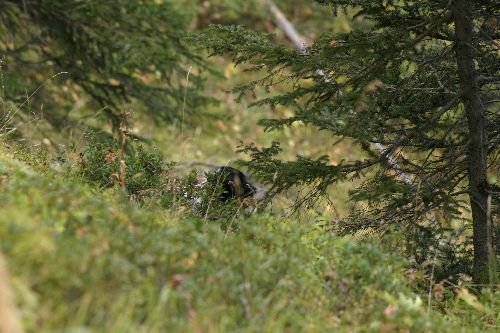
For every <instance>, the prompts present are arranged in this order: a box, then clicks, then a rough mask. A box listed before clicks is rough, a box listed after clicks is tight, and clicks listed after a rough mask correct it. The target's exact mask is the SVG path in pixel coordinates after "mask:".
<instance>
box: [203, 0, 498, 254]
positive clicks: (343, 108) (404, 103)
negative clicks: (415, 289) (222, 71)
mask: <svg viewBox="0 0 500 333" xmlns="http://www.w3.org/2000/svg"><path fill="white" fill-rule="evenodd" d="M320 2H321V3H323V4H329V5H331V7H332V8H333V9H334V12H337V11H338V10H341V9H342V10H344V11H346V12H347V11H348V10H349V8H351V9H353V8H354V9H356V14H355V15H354V16H355V18H354V17H353V20H354V19H359V18H361V19H363V20H364V21H366V22H368V24H363V25H361V24H360V25H353V30H352V31H348V32H337V33H331V32H325V33H323V34H322V35H320V36H319V37H318V38H316V40H315V41H314V43H313V45H312V46H311V47H309V48H308V49H307V50H306V51H305V52H302V51H294V50H291V49H287V48H284V47H283V46H277V45H275V44H274V43H273V41H272V40H271V38H270V37H269V36H267V35H263V34H260V33H256V32H253V31H248V30H245V29H243V28H241V27H234V26H213V27H211V28H209V29H207V30H206V31H205V33H204V34H202V35H200V37H199V38H200V42H202V43H204V45H205V46H206V47H207V48H208V50H209V53H210V54H211V55H225V56H229V57H230V58H231V59H232V60H233V62H235V63H237V64H240V63H241V64H244V65H245V64H246V65H250V66H251V68H252V69H265V70H266V71H267V73H266V74H265V75H264V76H261V78H260V79H256V80H253V81H252V82H250V83H248V84H245V85H243V86H240V87H237V88H236V89H235V91H236V92H239V93H242V94H243V93H245V92H247V91H251V92H254V91H255V89H256V86H263V87H265V88H268V90H270V91H274V92H275V93H274V94H271V95H270V96H269V95H267V96H265V97H264V98H262V99H261V100H259V101H257V102H256V103H254V105H256V106H263V105H269V106H270V107H272V108H277V107H280V106H281V107H289V108H292V109H293V110H294V113H293V114H291V115H287V116H284V117H283V116H280V115H278V116H276V117H274V118H272V119H265V120H263V121H261V124H262V125H264V126H265V128H266V129H267V130H281V129H284V128H288V127H291V126H304V125H305V126H307V127H309V128H312V129H313V130H314V129H316V130H317V131H325V132H328V133H330V134H331V136H332V138H333V139H338V141H337V144H338V143H339V142H341V141H342V140H343V139H346V138H347V139H349V140H351V141H352V142H353V146H352V147H353V149H361V150H362V151H363V152H364V155H363V156H362V157H361V158H357V159H354V160H347V161H341V162H340V163H338V162H337V163H335V164H334V165H332V164H331V163H330V161H331V160H332V159H335V160H337V161H338V160H343V158H342V157H337V156H332V155H329V156H325V157H320V158H313V157H310V156H297V158H296V160H295V161H284V160H283V158H282V151H283V150H285V151H286V149H287V147H285V146H284V145H283V144H281V145H278V144H276V143H273V145H272V146H271V147H269V148H259V147H255V146H249V147H247V148H245V149H243V151H245V152H248V153H250V156H251V158H252V160H251V162H249V163H247V164H246V165H247V166H248V167H249V168H250V170H252V172H254V173H255V174H257V175H258V176H259V177H260V178H261V179H262V180H263V181H264V182H265V183H268V184H269V185H270V186H272V187H273V189H275V190H276V191H277V192H279V191H287V190H289V189H292V188H293V187H294V186H302V185H304V184H305V183H306V184H309V185H311V186H312V189H311V190H310V191H309V192H308V193H307V194H306V195H305V196H304V197H303V199H302V200H299V201H298V204H306V205H309V206H311V205H313V204H314V203H315V202H316V200H317V199H318V198H321V197H323V196H324V195H325V194H326V193H327V191H326V189H327V188H328V186H329V185H332V184H335V183H337V182H339V181H344V180H348V181H355V180H356V179H358V178H360V177H362V178H363V179H364V182H363V183H362V185H361V186H359V187H358V188H357V189H356V190H353V191H352V192H351V199H352V200H353V201H356V202H358V207H359V210H357V211H354V212H353V213H352V215H351V216H350V218H348V219H345V220H343V221H336V222H340V223H335V224H334V226H335V227H337V226H338V225H339V224H340V225H341V226H342V227H341V228H342V230H343V231H344V232H356V231H357V230H360V229H364V228H366V229H379V230H380V229H384V228H386V227H387V226H388V225H397V226H417V227H415V228H413V229H409V230H417V229H418V230H420V229H427V230H428V232H430V234H431V235H432V238H434V241H432V243H434V244H449V243H450V240H449V239H443V237H442V235H445V234H446V235H447V236H446V237H445V238H447V237H448V236H449V235H450V233H449V230H450V229H452V228H453V227H451V225H452V224H453V223H454V221H455V222H456V221H463V219H464V217H468V216H469V212H470V207H469V203H468V200H467V197H466V193H467V191H468V182H467V177H468V173H467V158H468V152H467V147H468V144H469V143H468V142H469V141H468V140H469V129H468V127H467V118H466V116H465V114H464V105H463V103H461V100H462V99H463V95H462V92H461V88H460V78H459V70H458V68H457V60H456V57H455V53H454V51H453V45H454V44H453V43H454V40H455V35H454V26H453V25H452V23H453V20H452V16H451V8H450V6H451V5H452V2H436V1H418V2H415V1H364V0H361V1H334V0H332V1H320ZM470 3H471V7H472V15H473V17H474V18H475V20H474V24H475V25H477V28H478V30H477V31H475V32H474V50H475V52H476V54H474V55H473V56H474V61H476V67H477V70H478V74H480V76H481V77H482V78H483V80H484V78H489V79H487V80H486V81H484V82H479V83H478V84H479V86H480V88H481V93H482V96H483V98H484V105H485V106H486V112H485V117H486V119H487V123H488V125H487V131H488V133H489V134H488V135H489V144H488V147H487V148H485V150H487V151H488V154H489V163H490V165H491V167H492V169H493V170H495V169H497V168H498V154H497V153H496V151H497V149H495V148H496V147H497V146H498V144H499V143H500V142H499V140H500V132H499V131H498V127H496V126H494V125H493V124H496V123H498V120H499V119H498V116H499V114H498V110H499V109H498V66H496V64H498V62H499V60H500V59H499V55H498V52H497V51H496V50H497V47H498V45H497V43H495V42H494V38H493V37H492V35H490V34H489V33H491V29H490V28H488V27H490V26H491V25H492V24H493V25H495V24H496V23H495V22H496V21H495V18H494V15H493V11H494V10H493V8H494V5H492V4H490V3H487V2H483V1H472V2H470ZM483 27H484V28H483ZM487 31H489V32H487ZM202 38H203V40H201V39H202ZM495 66H496V68H495ZM276 87H281V88H282V89H276ZM282 91H284V92H282ZM493 172H494V171H493ZM429 214H434V215H433V216H432V217H431V215H429ZM408 236H409V238H410V239H417V237H418V233H417V234H411V233H409V234H408ZM453 236H454V237H455V236H457V235H455V234H454V235H453ZM462 236H465V237H467V236H468V235H467V234H462ZM462 236H461V237H462ZM452 243H454V242H453V241H452ZM450 248H452V247H450ZM455 250H456V251H457V256H461V254H459V253H460V252H461V251H462V250H461V249H455ZM439 251H442V254H443V255H444V253H446V252H447V251H448V250H446V249H445V248H444V247H443V248H442V249H439ZM428 259H430V258H429V257H426V258H423V257H419V259H418V262H419V264H422V263H423V262H424V261H425V260H428Z"/></svg>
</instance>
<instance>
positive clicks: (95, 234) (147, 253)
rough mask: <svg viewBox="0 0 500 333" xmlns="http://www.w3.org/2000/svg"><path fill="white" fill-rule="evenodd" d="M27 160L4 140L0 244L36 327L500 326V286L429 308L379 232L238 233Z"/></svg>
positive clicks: (285, 229)
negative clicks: (354, 235) (349, 235)
mask: <svg viewBox="0 0 500 333" xmlns="http://www.w3.org/2000/svg"><path fill="white" fill-rule="evenodd" d="M23 154H24V153H22V152H20V151H19V150H16V149H15V148H6V147H0V179H1V182H0V240H1V247H0V248H1V250H2V252H3V253H4V254H5V256H6V258H7V261H8V266H9V269H10V273H11V285H12V288H13V290H14V292H15V295H16V296H17V301H18V305H19V308H20V310H21V313H22V317H23V324H24V326H25V328H26V331H27V332H329V331H330V332H350V331H356V332H357V331H373V332H394V331H401V332H406V331H411V332H460V331H461V332H473V331H477V332H484V331H491V332H494V331H496V329H495V324H496V323H497V321H498V319H499V318H498V309H499V300H498V299H500V297H498V292H497V293H496V294H495V293H485V294H484V295H482V296H480V297H479V299H478V298H477V297H476V296H473V295H471V294H465V295H461V296H460V297H457V298H455V297H454V296H453V293H451V294H452V295H451V296H448V298H447V300H446V303H445V302H441V303H439V304H436V305H435V306H433V307H431V308H430V309H429V311H428V309H427V299H426V298H425V294H423V295H419V292H418V291H417V292H416V291H415V290H412V286H411V285H410V284H409V282H408V278H407V274H406V268H405V267H406V266H405V261H404V260H403V259H401V258H400V257H399V256H397V255H396V254H394V253H388V251H385V250H384V248H383V247H382V246H381V245H380V244H379V243H378V241H377V240H375V239H370V238H365V239H363V240H362V241H360V242H356V241H354V240H349V239H345V238H339V237H337V236H335V235H333V234H331V233H328V232H325V231H324V230H321V229H320V228H319V227H318V226H317V225H315V224H314V223H311V222H309V223H305V222H303V221H300V220H298V219H281V218H278V217H275V216H271V215H254V216H252V217H249V218H238V219H236V220H235V221H234V223H235V224H238V225H239V230H238V231H237V232H229V233H228V232H227V231H225V230H224V228H222V227H221V224H220V223H219V222H217V221H204V220H203V219H201V218H195V217H192V216H190V214H183V213H182V212H179V211H175V210H165V209H161V208H160V207H159V206H156V205H149V206H143V207H140V206H137V205H135V204H132V203H131V202H130V201H129V200H128V199H127V196H126V195H125V194H124V193H122V191H121V190H120V189H116V188H111V189H107V190H104V191H99V190H98V189H97V187H95V186H94V185H92V184H89V183H88V182H84V181H83V180H82V179H80V178H79V177H78V176H76V174H77V173H74V172H72V170H71V169H67V168H64V167H63V168H60V167H58V168H52V167H50V165H51V164H50V163H46V164H44V163H40V162H39V161H37V160H36V159H34V157H32V156H31V155H24V156H23V159H24V160H25V161H28V162H21V161H20V160H19V159H18V157H19V156H21V155H23ZM29 161H31V163H30V162H29ZM30 164H32V165H33V167H30V166H29V165H30ZM462 290H463V289H462ZM440 312H442V313H440ZM497 328H498V327H497Z"/></svg>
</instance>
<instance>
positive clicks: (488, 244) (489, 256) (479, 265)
mask: <svg viewBox="0 0 500 333" xmlns="http://www.w3.org/2000/svg"><path fill="white" fill-rule="evenodd" d="M452 7H453V9H452V10H453V19H454V22H455V53H456V60H457V65H458V73H459V78H460V88H461V97H462V101H463V104H464V107H465V113H466V115H467V123H468V128H469V147H468V156H467V163H468V166H467V167H468V179H469V198H470V205H471V210H472V226H473V244H474V267H473V280H474V283H476V284H489V283H494V280H495V274H496V272H495V271H496V270H495V252H494V250H493V243H492V226H491V220H490V219H489V215H490V214H489V213H488V211H489V209H490V207H489V204H488V202H489V200H488V196H489V195H490V193H489V191H488V182H487V181H486V176H487V156H488V154H487V152H488V133H487V129H486V118H485V114H484V113H485V108H484V105H483V102H482V100H481V95H480V89H479V86H478V83H477V75H476V71H475V69H474V57H473V54H472V52H473V48H472V34H473V31H472V29H473V23H472V12H471V10H470V5H469V1H468V0H455V1H454V4H453V6H452Z"/></svg>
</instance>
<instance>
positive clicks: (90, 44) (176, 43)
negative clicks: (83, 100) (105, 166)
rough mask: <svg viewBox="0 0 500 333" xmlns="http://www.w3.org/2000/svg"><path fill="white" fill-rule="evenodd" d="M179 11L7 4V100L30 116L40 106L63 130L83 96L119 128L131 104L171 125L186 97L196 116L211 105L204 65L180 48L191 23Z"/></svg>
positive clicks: (3, 25)
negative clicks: (203, 86) (33, 107)
mask: <svg viewBox="0 0 500 333" xmlns="http://www.w3.org/2000/svg"><path fill="white" fill-rule="evenodd" d="M181 9H182V8H180V7H179V5H178V4H177V3H176V2H175V1H148V2H143V1H128V0H113V1H85V2H81V1H76V0H71V1H53V0H44V1H32V2H29V3H28V2H19V1H2V3H1V4H0V31H1V33H0V59H3V61H2V71H3V73H2V74H3V83H2V87H3V89H5V90H4V91H3V95H4V96H2V97H3V99H4V100H10V101H13V102H15V103H16V104H17V105H20V104H21V103H22V104H23V105H24V107H23V108H22V111H23V112H24V113H25V114H27V112H28V111H30V110H28V107H29V104H30V103H33V102H35V103H36V105H40V104H42V103H43V104H44V113H45V115H44V117H45V119H46V120H48V121H49V122H50V123H51V124H52V125H55V126H56V127H58V128H61V127H63V126H65V125H67V122H68V121H70V118H69V115H68V111H70V110H71V108H72V106H73V104H74V99H75V96H82V95H84V96H85V95H86V96H90V98H92V100H94V101H95V102H97V103H98V105H94V106H93V109H94V110H99V108H102V112H103V113H104V114H106V115H108V116H110V117H111V119H112V120H113V121H114V125H115V126H116V125H117V124H118V121H119V117H118V116H119V114H120V111H121V110H122V109H123V108H125V106H124V103H129V102H133V101H138V102H140V103H139V104H137V105H136V108H137V109H139V110H140V111H141V112H142V111H143V112H144V113H147V114H149V115H150V116H153V117H154V118H155V119H156V120H159V119H170V120H172V119H174V118H176V117H178V116H180V114H179V112H180V109H181V105H182V104H181V103H182V101H183V96H184V95H185V94H188V95H189V96H190V98H189V99H186V107H185V110H186V112H190V111H194V110H195V109H196V107H197V106H199V105H200V104H206V103H207V102H208V101H209V99H207V98H205V97H202V96H201V95H200V94H199V93H198V92H197V91H198V90H199V88H200V87H201V83H202V80H201V76H200V75H199V71H198V72H197V73H195V69H202V68H204V65H203V60H202V59H201V58H200V57H198V56H197V55H195V54H193V53H191V51H190V50H189V48H188V46H187V45H185V43H183V42H182V38H183V36H184V35H185V32H186V29H187V25H188V24H189V22H190V20H191V16H190V15H189V11H187V12H186V11H184V10H181ZM191 67H193V68H195V69H193V70H192V71H191V74H190V77H189V85H188V86H187V87H185V86H186V85H187V83H186V82H185V78H186V74H187V73H188V70H189V68H191ZM46 80H47V81H46ZM44 81H46V82H44ZM41 86H43V89H41V90H39V91H38V92H37V94H35V95H34V96H32V97H31V99H33V101H31V102H30V103H23V102H25V100H26V98H27V96H28V95H29V94H31V93H32V92H34V91H35V90H38V88H40V87H41ZM5 116H6V115H3V117H5ZM18 116H20V115H18ZM101 127H102V124H101Z"/></svg>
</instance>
